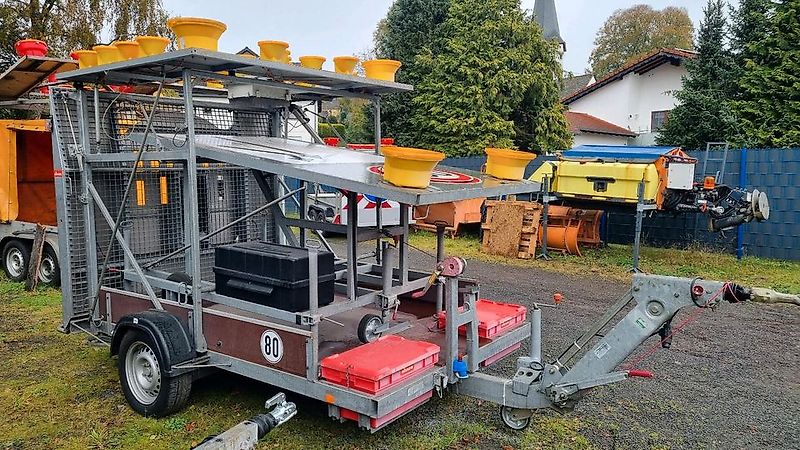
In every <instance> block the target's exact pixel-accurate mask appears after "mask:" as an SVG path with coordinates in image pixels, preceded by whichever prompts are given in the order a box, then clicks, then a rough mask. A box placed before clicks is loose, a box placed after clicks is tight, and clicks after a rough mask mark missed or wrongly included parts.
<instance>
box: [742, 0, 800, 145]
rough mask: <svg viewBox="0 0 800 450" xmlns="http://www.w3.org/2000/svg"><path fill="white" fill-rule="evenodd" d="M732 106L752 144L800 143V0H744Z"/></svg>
mask: <svg viewBox="0 0 800 450" xmlns="http://www.w3.org/2000/svg"><path fill="white" fill-rule="evenodd" d="M736 23H737V27H736V31H737V36H736V43H737V47H738V50H739V52H738V55H737V58H738V61H739V65H740V66H741V67H742V70H741V72H740V74H739V78H738V83H737V87H738V90H739V92H738V94H737V98H736V100H735V101H734V102H733V110H734V114H735V117H736V119H737V122H738V126H739V129H740V134H741V141H742V143H743V144H745V145H748V146H763V147H797V146H800V0H773V1H766V2H747V1H744V2H743V4H742V7H741V8H740V9H739V11H738V12H737V20H736Z"/></svg>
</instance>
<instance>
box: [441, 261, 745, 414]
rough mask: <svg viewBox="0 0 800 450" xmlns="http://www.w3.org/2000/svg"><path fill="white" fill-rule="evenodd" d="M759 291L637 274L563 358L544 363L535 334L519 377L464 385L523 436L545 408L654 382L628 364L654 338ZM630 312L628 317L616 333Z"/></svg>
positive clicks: (473, 379)
mask: <svg viewBox="0 0 800 450" xmlns="http://www.w3.org/2000/svg"><path fill="white" fill-rule="evenodd" d="M753 291H754V290H753V289H750V288H744V287H742V286H739V285H736V284H733V283H723V282H718V281H707V280H702V279H699V278H696V279H689V278H678V277H667V276H658V275H646V274H635V275H634V278H633V283H632V286H631V289H630V290H629V291H628V292H627V293H626V294H625V295H624V296H623V297H621V298H620V299H619V300H618V301H617V302H616V303H615V304H614V305H613V306H611V307H610V308H609V309H608V310H607V311H606V312H605V313H604V314H603V316H602V317H601V318H599V319H598V320H597V321H596V322H595V323H594V324H592V325H591V326H590V327H589V328H588V329H587V330H586V331H585V332H584V333H583V334H582V335H581V336H579V337H578V338H577V339H575V340H574V341H573V343H572V344H570V345H569V346H568V347H567V348H566V349H565V350H564V351H563V352H562V353H561V354H560V355H559V356H558V357H556V358H552V359H551V360H550V361H549V362H545V361H544V360H543V358H542V357H541V337H540V336H541V334H540V332H538V331H535V332H532V333H531V336H532V339H531V352H530V355H529V356H524V357H520V358H518V359H517V364H516V371H515V373H514V376H513V378H511V379H507V378H501V377H496V376H493V375H487V374H484V373H477V372H476V373H471V374H470V375H469V377H468V378H463V379H459V380H458V382H457V384H456V386H457V389H458V392H459V393H461V394H465V395H469V396H472V397H476V398H479V399H482V400H486V401H490V402H493V403H497V404H499V405H500V413H501V418H502V420H503V422H504V423H505V424H506V425H507V426H509V427H511V428H513V429H522V428H524V427H526V426H527V425H528V422H529V421H530V417H531V416H532V415H533V413H534V411H535V410H537V409H545V408H550V409H555V410H559V411H563V410H569V409H572V408H573V407H574V405H575V403H576V402H577V401H578V400H580V398H581V396H582V395H583V393H585V392H586V391H587V390H589V389H592V388H595V387H598V386H603V385H606V384H611V383H616V382H619V381H622V380H625V379H628V378H630V377H645V378H650V377H652V376H653V375H652V373H650V372H648V371H645V370H639V369H635V368H634V367H625V368H620V365H621V364H622V363H623V362H624V361H625V360H627V359H628V357H629V356H630V355H631V354H633V353H634V352H635V351H636V350H637V348H639V346H640V345H642V344H643V343H644V342H645V341H646V340H647V339H648V338H650V337H651V336H654V335H661V338H662V342H663V340H664V335H663V333H661V334H660V333H659V332H660V331H662V329H663V328H664V327H665V326H667V325H668V324H669V323H670V322H671V321H672V318H673V317H674V316H675V314H676V313H677V312H678V311H679V310H680V309H682V308H686V307H689V308H693V309H695V308H710V307H713V306H716V305H717V304H718V303H720V302H721V301H723V300H725V301H728V302H730V303H736V302H740V301H745V300H750V299H751V297H752V296H753ZM630 305H633V306H632V308H631V307H630ZM625 309H629V311H628V313H627V314H625V315H624V317H622V319H621V320H619V321H618V322H616V323H615V324H613V326H609V325H611V324H612V321H613V319H614V318H615V317H617V316H618V315H619V314H621V313H622V311H623V310H625ZM540 318H541V314H536V310H534V314H532V323H531V329H532V330H539V329H540V327H541V324H540V323H538V322H539V321H540ZM673 334H674V333H672V332H670V333H668V336H669V337H672V335H673ZM537 335H538V336H537ZM658 345H659V343H656V346H655V347H654V350H655V348H657V347H658ZM628 364H629V365H631V366H634V365H635V364H636V363H635V362H634V363H633V364H631V363H630V362H629V363H628Z"/></svg>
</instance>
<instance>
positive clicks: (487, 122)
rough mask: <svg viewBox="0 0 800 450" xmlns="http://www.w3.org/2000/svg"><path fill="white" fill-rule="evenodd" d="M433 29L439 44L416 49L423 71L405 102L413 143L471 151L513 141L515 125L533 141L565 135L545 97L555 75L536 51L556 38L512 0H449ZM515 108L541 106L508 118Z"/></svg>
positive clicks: (555, 140) (560, 141) (555, 143)
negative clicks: (442, 19) (445, 12)
mask: <svg viewBox="0 0 800 450" xmlns="http://www.w3.org/2000/svg"><path fill="white" fill-rule="evenodd" d="M440 32H441V36H443V38H442V42H441V50H440V51H439V52H438V53H434V52H432V51H430V49H428V50H427V51H426V52H425V53H423V54H420V55H418V56H417V62H418V63H419V64H420V67H421V68H422V70H423V73H425V77H424V78H423V79H422V80H421V82H419V83H418V84H417V86H416V88H417V90H418V93H417V94H416V96H415V97H414V99H413V102H412V105H413V108H412V110H413V114H412V116H411V124H412V126H413V127H415V128H416V130H417V133H418V137H417V139H416V142H415V143H416V144H417V145H419V146H422V147H425V148H434V149H437V150H440V151H444V152H445V153H447V155H448V156H467V155H478V154H483V150H484V148H485V147H491V146H495V147H511V146H513V145H514V143H515V139H517V129H518V128H520V129H521V131H523V132H524V134H523V135H524V136H525V137H526V140H527V142H531V143H534V142H535V143H536V145H539V146H540V147H545V148H556V147H558V148H559V149H561V148H563V147H564V146H565V145H564V143H565V142H566V143H569V141H570V140H571V139H570V136H569V134H568V131H567V127H566V121H565V120H564V119H563V115H562V114H561V112H563V110H562V109H561V108H562V107H561V106H560V105H559V104H558V102H556V104H555V105H552V97H549V93H550V86H549V85H551V84H552V89H554V92H557V89H558V79H557V78H556V77H555V76H554V71H553V67H552V66H551V65H548V61H551V60H550V59H545V60H542V59H541V58H540V57H539V55H541V52H543V51H546V50H545V49H550V51H551V52H553V53H555V51H556V49H555V46H551V45H549V44H548V43H546V42H545V41H544V38H543V37H542V34H541V30H540V29H539V27H538V26H537V25H536V24H535V22H534V21H533V20H532V19H531V18H530V17H527V16H526V15H525V14H524V13H523V12H522V9H521V8H520V4H519V1H518V0H483V1H482V0H462V1H458V2H453V3H451V5H450V9H449V12H448V15H447V20H446V21H445V22H444V23H443V24H442V26H441V30H440ZM558 71H559V72H560V67H558ZM556 95H557V94H556ZM548 107H549V109H547V108H548ZM522 108H540V109H544V110H536V111H534V110H530V113H529V114H528V115H527V116H526V117H524V119H520V118H519V117H516V118H517V119H518V122H517V123H516V124H515V120H514V119H515V113H518V112H519V111H521V110H522Z"/></svg>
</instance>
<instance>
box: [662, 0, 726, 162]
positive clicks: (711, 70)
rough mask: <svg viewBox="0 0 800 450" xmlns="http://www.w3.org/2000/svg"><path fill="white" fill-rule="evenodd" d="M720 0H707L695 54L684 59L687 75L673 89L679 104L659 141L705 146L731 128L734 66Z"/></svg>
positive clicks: (723, 4) (693, 147)
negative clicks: (730, 105)
mask: <svg viewBox="0 0 800 450" xmlns="http://www.w3.org/2000/svg"><path fill="white" fill-rule="evenodd" d="M724 8H725V3H724V2H723V0H708V3H707V4H706V7H705V10H704V13H705V17H704V19H703V21H702V23H701V24H700V31H699V33H698V37H697V45H696V48H697V51H698V55H697V58H695V59H692V60H688V61H687V62H686V71H687V75H686V76H685V77H684V78H683V80H682V88H681V90H680V91H678V92H676V93H675V98H676V99H677V100H678V102H679V103H678V105H677V106H676V107H675V108H674V109H673V110H672V111H670V113H669V120H668V121H667V123H666V125H665V126H664V128H663V129H661V131H660V134H659V135H658V138H657V142H658V143H659V144H660V145H679V146H681V147H684V148H690V149H701V148H705V145H706V143H707V142H725V141H726V140H728V138H729V136H730V135H731V133H732V129H733V120H732V117H731V113H730V108H729V101H728V100H729V97H730V94H731V91H732V83H733V75H734V74H733V66H732V60H731V54H730V52H729V50H728V49H726V47H725V36H726V32H727V30H726V28H727V27H726V18H725V12H724Z"/></svg>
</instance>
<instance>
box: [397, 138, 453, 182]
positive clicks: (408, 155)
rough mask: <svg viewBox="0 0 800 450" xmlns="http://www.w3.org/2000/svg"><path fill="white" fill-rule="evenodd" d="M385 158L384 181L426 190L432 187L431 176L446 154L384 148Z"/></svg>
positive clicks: (403, 148) (402, 148)
mask: <svg viewBox="0 0 800 450" xmlns="http://www.w3.org/2000/svg"><path fill="white" fill-rule="evenodd" d="M382 149H383V156H384V158H385V159H384V165H383V179H384V180H385V181H386V182H388V183H391V184H394V185H395V186H401V187H410V188H417V189H425V188H427V187H428V185H430V182H431V174H432V172H433V169H434V167H436V164H438V163H439V161H441V160H443V159H444V156H445V155H444V153H441V152H435V151H432V150H423V149H421V148H409V147H395V146H386V147H382Z"/></svg>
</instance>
